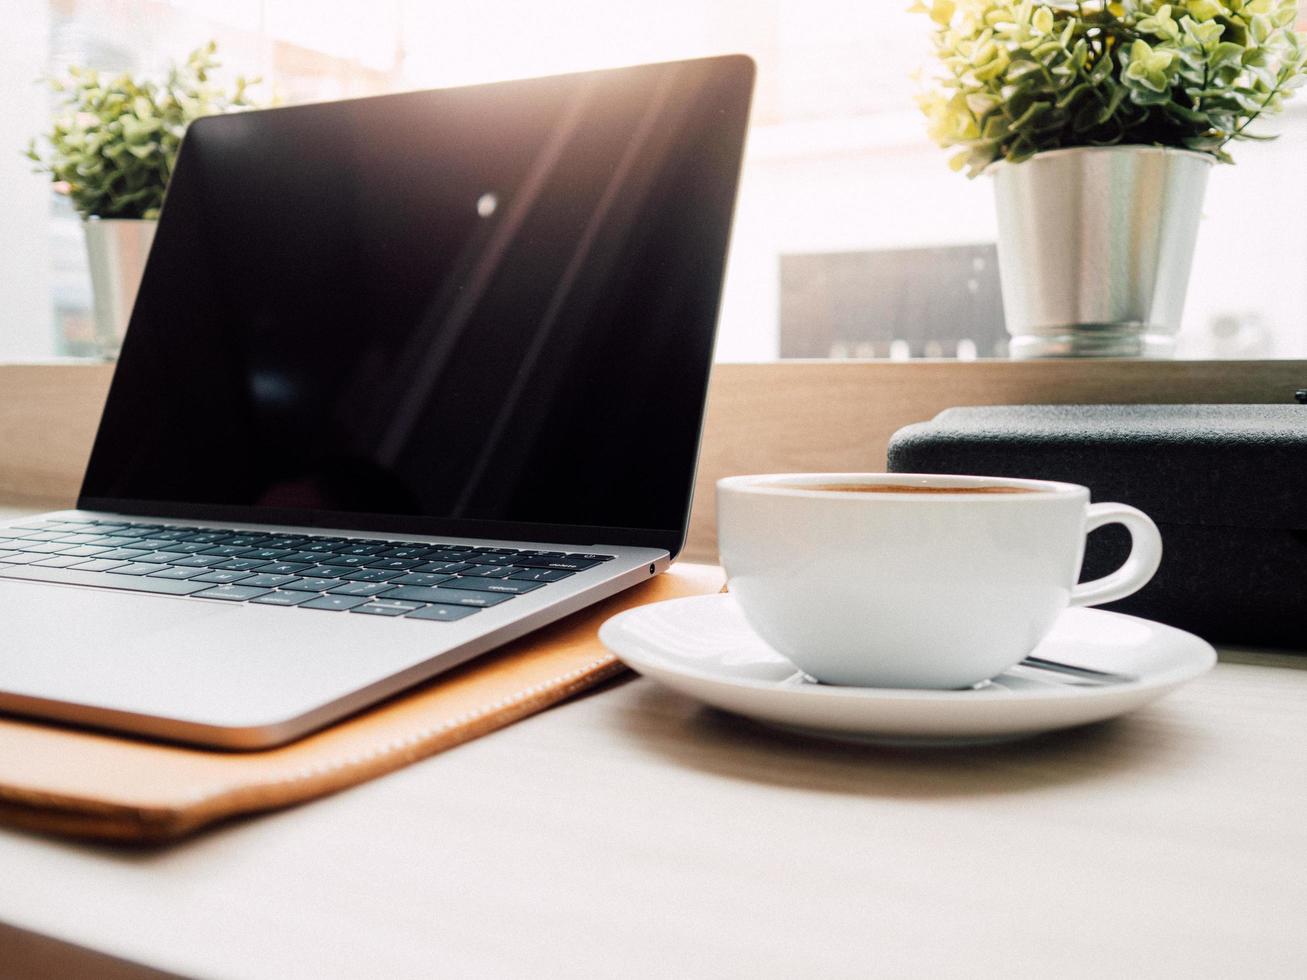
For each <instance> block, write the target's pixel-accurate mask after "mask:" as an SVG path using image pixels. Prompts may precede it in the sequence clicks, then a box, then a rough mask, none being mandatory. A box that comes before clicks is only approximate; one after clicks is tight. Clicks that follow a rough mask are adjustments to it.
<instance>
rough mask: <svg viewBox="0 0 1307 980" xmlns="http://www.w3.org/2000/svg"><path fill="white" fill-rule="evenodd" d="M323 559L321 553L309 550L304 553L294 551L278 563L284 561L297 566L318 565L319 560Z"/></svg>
mask: <svg viewBox="0 0 1307 980" xmlns="http://www.w3.org/2000/svg"><path fill="white" fill-rule="evenodd" d="M321 557H322V555H321V553H319V552H315V551H311V550H309V549H305V550H303V551H292V552H291V553H290V554H289V555H286V556H285V557H284V558H279V559H278V561H283V562H288V563H290V562H294V563H297V564H307V565H316V564H317V562H318V559H319V558H321Z"/></svg>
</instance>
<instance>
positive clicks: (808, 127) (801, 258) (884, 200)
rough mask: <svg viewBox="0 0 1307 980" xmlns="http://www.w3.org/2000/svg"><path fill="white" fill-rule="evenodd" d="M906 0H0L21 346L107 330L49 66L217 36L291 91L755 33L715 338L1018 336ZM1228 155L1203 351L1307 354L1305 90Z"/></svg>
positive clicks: (875, 345) (13, 281)
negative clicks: (932, 135)
mask: <svg viewBox="0 0 1307 980" xmlns="http://www.w3.org/2000/svg"><path fill="white" fill-rule="evenodd" d="M906 6H907V3H906V0H902V2H900V0H625V2H624V0H529V2H528V0H335V2H326V0H0V24H2V25H3V27H2V28H0V359H7V360H14V359H43V358H49V357H52V356H74V357H76V356H87V355H90V354H92V353H93V352H94V344H93V341H92V328H91V315H90V304H91V291H90V280H89V276H88V272H87V268H86V257H85V247H84V244H83V241H82V235H81V230H80V228H79V227H78V219H77V217H76V215H75V214H74V213H73V211H72V209H71V207H70V206H69V205H68V203H67V202H66V201H65V200H63V199H61V198H58V197H57V196H56V195H54V194H53V193H52V191H51V188H50V184H49V181H48V179H47V178H44V177H41V176H37V175H34V174H32V173H31V166H32V165H31V163H30V162H29V161H28V160H26V159H25V158H24V157H23V156H22V153H23V151H24V149H25V148H26V146H27V143H28V140H29V139H30V138H31V137H32V136H33V135H35V134H37V133H39V132H42V131H43V130H44V129H45V128H46V127H47V125H48V121H49V118H50V115H51V112H52V111H53V107H54V101H53V97H52V95H51V93H50V92H49V90H48V88H47V87H46V86H44V85H42V84H40V83H39V82H38V80H39V79H40V78H42V77H48V76H52V75H54V76H58V75H61V74H62V73H63V72H64V70H65V69H66V68H67V66H68V65H70V64H79V65H85V66H89V67H94V68H99V69H101V70H105V71H110V72H117V71H130V72H133V73H160V74H162V72H163V71H164V70H165V69H166V66H167V64H168V63H169V62H170V61H172V60H180V59H182V58H184V57H185V55H186V54H187V52H189V51H190V50H191V49H193V48H195V47H197V46H199V45H200V44H202V43H204V42H205V41H206V40H208V39H209V38H214V39H216V40H217V42H218V45H219V57H220V58H221V59H222V62H223V74H231V75H235V74H245V75H259V76H261V77H262V79H263V83H262V84H261V85H260V86H259V87H258V88H257V89H256V90H255V91H256V92H257V94H258V96H259V97H260V98H261V99H264V100H266V99H268V98H271V97H274V96H275V97H276V98H277V99H278V100H280V101H281V102H284V103H295V102H304V101H318V100H323V99H338V98H348V97H351V96H361V95H374V94H379V93H384V92H393V91H398V90H403V89H412V88H427V87H437V86H445V85H460V84H467V83H473V82H481V81H492V80H498V79H504V78H516V77H526V76H531V75H541V74H549V73H554V72H564V71H573V70H580V69H587V68H601V67H609V66H615V65H623V64H633V63H637V62H642V61H658V60H667V59H673V58H683V57H693V56H698V55H708V54H721V53H727V52H744V53H746V54H749V55H751V56H752V57H753V58H754V59H755V60H756V61H757V63H758V69H759V71H758V90H757V94H756V97H755V103H754V112H753V128H752V132H751V135H750V137H749V142H748V147H747V150H746V156H745V165H744V178H743V182H742V185H741V191H740V200H739V207H738V211H737V217H736V224H735V235H734V243H733V246H732V250H731V256H730V261H729V265H728V272H727V282H726V292H725V300H724V304H723V308H722V320H721V332H720V337H719V341H718V347H717V358H718V360H723V361H768V360H774V359H776V358H780V357H786V358H789V357H802V358H851V357H856V358H866V357H880V358H900V359H903V358H912V357H945V358H951V357H959V358H964V359H967V358H976V357H995V356H1005V354H1006V341H1005V334H1004V330H1003V312H1002V300H1001V297H1000V296H999V287H998V278H997V266H996V257H995V251H994V245H993V241H994V237H995V221H994V207H993V202H992V199H991V190H990V187H989V185H988V182H987V180H986V179H985V178H980V179H977V180H968V179H966V178H965V177H962V176H960V175H958V174H955V173H952V172H951V171H949V169H948V168H947V166H946V164H945V158H946V154H945V153H944V151H942V150H939V149H937V148H936V147H935V146H934V145H933V144H931V143H930V142H928V140H927V139H926V135H925V125H924V121H923V119H922V117H921V116H920V115H919V113H918V112H917V110H916V108H915V105H914V103H913V95H914V93H915V92H916V90H917V83H916V82H915V81H914V80H913V73H914V71H915V70H916V69H917V68H918V67H919V66H921V65H922V64H923V63H924V61H925V59H926V56H927V54H928V52H929V37H928V33H929V22H928V21H927V20H926V18H924V17H922V16H920V15H914V14H909V13H907V12H906V10H905V9H904V8H906ZM1288 105H1289V108H1288V109H1287V111H1286V112H1285V113H1284V114H1283V115H1282V116H1281V117H1279V118H1278V119H1277V120H1274V121H1273V122H1272V123H1270V124H1267V125H1264V126H1263V127H1262V130H1263V131H1264V132H1278V133H1280V134H1281V138H1280V139H1278V140H1277V141H1275V142H1271V143H1244V144H1241V145H1238V146H1236V147H1235V148H1234V155H1235V158H1236V159H1237V160H1238V161H1239V162H1238V165H1237V166H1234V167H1217V168H1215V169H1214V170H1213V174H1212V181H1211V185H1210V188H1209V191H1208V197H1207V204H1206V209H1205V216H1204V221H1203V228H1202V231H1201V234H1200V237H1199V243H1198V251H1197V255H1196V258H1195V264H1194V271H1193V278H1192V281H1191V285H1190V290H1189V299H1188V305H1187V307H1186V311H1185V326H1184V330H1183V332H1182V334H1181V348H1180V356H1182V357H1184V356H1187V357H1204V358H1249V357H1284V356H1304V355H1307V221H1304V217H1307V166H1304V164H1307V98H1305V97H1303V96H1300V97H1299V101H1291V102H1290V103H1289V104H1288Z"/></svg>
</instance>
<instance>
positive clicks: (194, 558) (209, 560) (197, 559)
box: [173, 555, 226, 568]
mask: <svg viewBox="0 0 1307 980" xmlns="http://www.w3.org/2000/svg"><path fill="white" fill-rule="evenodd" d="M224 561H226V559H225V558H223V557H222V556H221V555H191V556H189V557H187V558H183V559H181V561H177V562H173V564H174V565H179V566H181V567H182V568H209V567H210V566H213V565H221V564H222V563H223V562H224Z"/></svg>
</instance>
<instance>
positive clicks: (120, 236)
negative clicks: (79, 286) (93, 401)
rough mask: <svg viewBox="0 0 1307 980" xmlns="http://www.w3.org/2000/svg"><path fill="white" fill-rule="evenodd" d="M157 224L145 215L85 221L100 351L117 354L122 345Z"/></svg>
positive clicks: (111, 356)
mask: <svg viewBox="0 0 1307 980" xmlns="http://www.w3.org/2000/svg"><path fill="white" fill-rule="evenodd" d="M157 224H158V222H156V221H147V220H145V219H143V218H142V219H124V218H91V219H89V220H87V221H84V222H82V227H83V228H84V229H85V230H86V255H87V258H88V259H90V264H91V290H92V292H93V294H94V301H95V338H96V342H97V344H98V345H99V348H100V353H101V354H102V355H103V356H104V357H106V358H108V359H111V360H112V359H113V358H115V357H117V356H118V351H119V350H120V349H121V348H122V345H123V336H124V335H125V334H126V333H127V321H128V320H130V319H131V316H132V306H133V304H134V303H135V302H136V291H137V290H138V289H139V288H140V286H141V274H142V273H143V272H144V271H145V260H146V257H147V256H149V254H150V243H151V242H153V241H154V229H155V226H156V225H157Z"/></svg>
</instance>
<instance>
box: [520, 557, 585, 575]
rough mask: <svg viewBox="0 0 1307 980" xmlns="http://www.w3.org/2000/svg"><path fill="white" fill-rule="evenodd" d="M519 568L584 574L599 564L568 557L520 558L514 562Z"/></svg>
mask: <svg viewBox="0 0 1307 980" xmlns="http://www.w3.org/2000/svg"><path fill="white" fill-rule="evenodd" d="M513 564H514V565H516V566H517V567H518V568H554V569H559V570H561V571H565V572H583V571H585V570H586V569H587V568H593V567H594V566H595V565H598V564H599V562H597V561H595V560H594V559H593V558H580V557H578V556H576V555H568V556H567V557H566V558H519V559H516V560H515V561H514V562H513Z"/></svg>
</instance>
